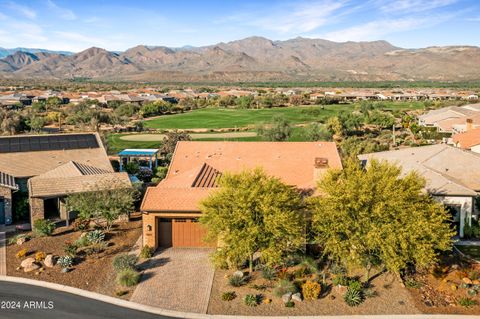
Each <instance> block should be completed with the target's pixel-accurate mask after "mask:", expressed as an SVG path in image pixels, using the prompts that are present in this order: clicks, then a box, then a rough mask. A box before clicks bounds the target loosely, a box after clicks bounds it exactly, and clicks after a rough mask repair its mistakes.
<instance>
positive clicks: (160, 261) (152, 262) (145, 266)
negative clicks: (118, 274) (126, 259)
mask: <svg viewBox="0 0 480 319" xmlns="http://www.w3.org/2000/svg"><path fill="white" fill-rule="evenodd" d="M170 261H171V260H170V258H168V257H167V258H162V257H160V258H152V259H149V260H146V261H144V262H142V263H140V264H138V265H137V268H138V270H139V271H145V270H149V269H154V268H158V267H162V266H164V265H166V264H167V263H169V262H170Z"/></svg>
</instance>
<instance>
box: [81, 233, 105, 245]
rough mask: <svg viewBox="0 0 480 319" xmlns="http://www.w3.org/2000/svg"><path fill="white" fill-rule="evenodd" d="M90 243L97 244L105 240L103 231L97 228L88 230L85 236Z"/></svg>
mask: <svg viewBox="0 0 480 319" xmlns="http://www.w3.org/2000/svg"><path fill="white" fill-rule="evenodd" d="M85 237H86V238H87V241H88V242H89V243H90V244H98V243H100V242H102V241H104V240H105V233H104V232H103V231H101V230H99V229H96V230H93V231H91V232H88V233H87V235H86V236H85Z"/></svg>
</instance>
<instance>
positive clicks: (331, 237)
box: [312, 160, 453, 280]
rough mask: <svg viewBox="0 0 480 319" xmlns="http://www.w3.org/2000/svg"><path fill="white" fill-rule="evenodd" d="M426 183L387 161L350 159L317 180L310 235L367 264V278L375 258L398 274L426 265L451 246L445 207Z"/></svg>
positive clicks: (336, 254) (343, 257) (349, 261)
mask: <svg viewBox="0 0 480 319" xmlns="http://www.w3.org/2000/svg"><path fill="white" fill-rule="evenodd" d="M424 186H425V180H424V179H423V178H421V177H420V176H419V175H418V174H416V173H413V172H412V173H409V174H407V175H406V176H402V175H401V168H400V167H398V166H395V165H393V164H390V163H388V162H385V161H384V162H378V161H375V160H373V161H371V162H370V163H369V165H368V167H367V169H363V168H362V167H361V166H360V165H359V164H358V161H354V160H350V161H348V162H347V163H346V166H345V168H344V169H343V170H341V171H340V170H331V171H329V172H327V173H326V174H325V176H324V177H323V179H322V180H320V181H319V182H318V188H319V192H320V193H321V194H322V196H321V197H318V198H316V199H314V201H313V212H312V215H313V216H312V230H313V233H314V236H315V238H316V240H317V242H318V243H321V245H322V246H323V248H324V252H325V254H327V255H329V256H330V257H331V258H332V259H334V260H335V261H337V262H340V263H344V264H345V265H347V266H357V267H365V268H366V277H367V280H369V271H370V269H371V266H372V264H374V262H375V261H377V262H378V263H380V264H382V265H383V266H384V268H385V269H386V270H388V271H390V272H392V273H394V274H397V275H398V274H400V273H401V271H402V270H404V269H405V268H406V267H407V265H415V266H416V267H419V268H421V267H427V266H429V265H431V264H432V263H435V262H436V260H437V257H438V252H439V251H445V250H449V249H450V248H451V237H452V236H453V232H452V230H451V228H450V226H449V223H448V220H449V217H448V214H447V213H446V212H445V210H444V208H443V206H442V205H441V204H440V203H437V202H436V201H434V200H433V199H432V198H431V197H430V196H429V195H428V194H426V193H424V192H423V191H422V190H423V188H424Z"/></svg>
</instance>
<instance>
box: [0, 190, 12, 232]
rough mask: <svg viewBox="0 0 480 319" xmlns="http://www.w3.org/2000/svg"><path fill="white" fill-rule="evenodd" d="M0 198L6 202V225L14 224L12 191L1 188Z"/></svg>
mask: <svg viewBox="0 0 480 319" xmlns="http://www.w3.org/2000/svg"><path fill="white" fill-rule="evenodd" d="M0 198H3V200H4V205H5V207H4V212H5V224H6V225H9V224H11V223H12V190H11V189H10V188H7V187H0Z"/></svg>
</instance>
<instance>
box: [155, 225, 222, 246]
mask: <svg viewBox="0 0 480 319" xmlns="http://www.w3.org/2000/svg"><path fill="white" fill-rule="evenodd" d="M157 222H158V225H157V229H158V245H159V247H162V248H168V247H177V248H193V247H211V246H212V245H209V244H207V243H205V242H204V241H203V238H204V237H205V235H206V230H205V229H204V228H203V227H202V225H201V224H200V223H199V222H198V219H195V218H157Z"/></svg>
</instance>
